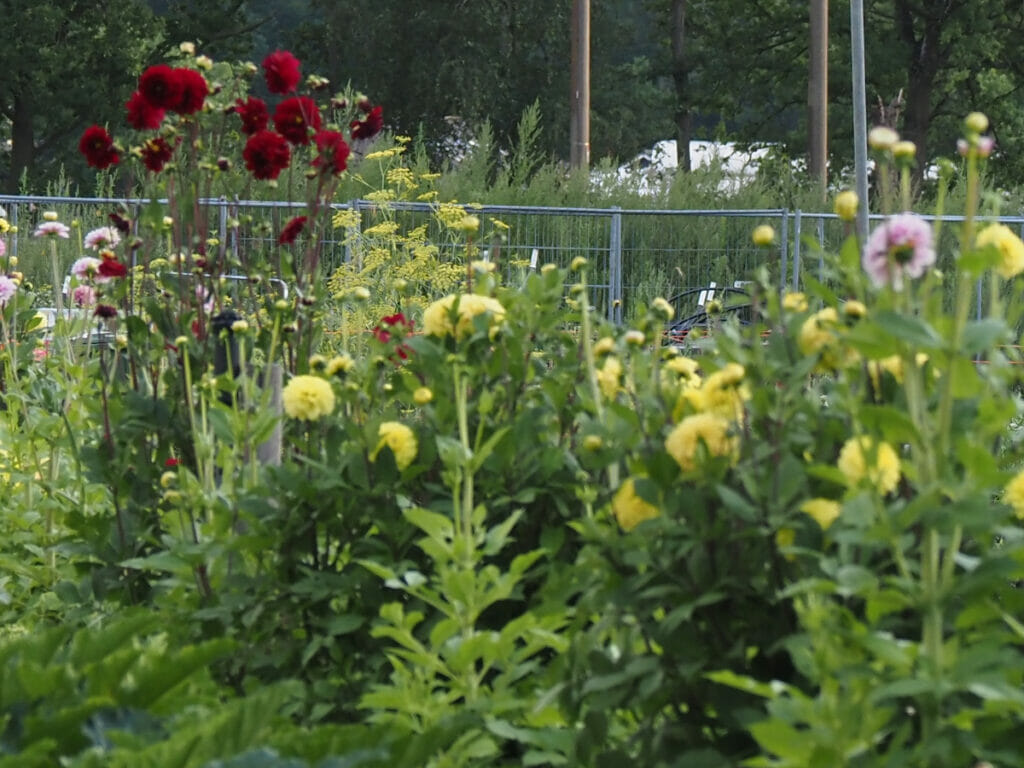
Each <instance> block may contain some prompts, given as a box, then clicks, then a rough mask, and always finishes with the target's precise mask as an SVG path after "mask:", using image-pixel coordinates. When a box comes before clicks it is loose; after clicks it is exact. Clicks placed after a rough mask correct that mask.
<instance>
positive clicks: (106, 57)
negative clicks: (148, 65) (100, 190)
mask: <svg viewBox="0 0 1024 768" xmlns="http://www.w3.org/2000/svg"><path fill="white" fill-rule="evenodd" d="M0 17H2V18H4V19H5V21H6V23H7V25H8V27H7V34H6V36H5V38H6V39H5V43H4V45H3V46H0V71H2V72H3V73H4V75H3V77H0V115H2V117H3V118H4V120H5V122H6V123H7V124H8V125H9V126H10V127H9V130H10V132H11V145H10V147H11V151H10V154H9V155H8V156H7V157H6V158H5V159H6V161H7V162H6V163H5V164H4V165H5V166H6V167H2V166H0V169H2V170H0V184H2V188H3V189H4V190H5V191H6V192H11V193H13V192H16V191H18V189H19V185H20V184H21V180H22V177H23V175H24V176H25V178H26V183H27V186H28V188H30V189H31V188H33V187H35V186H36V185H37V184H38V183H41V180H43V179H45V178H47V177H49V178H52V177H53V175H54V173H55V167H54V166H56V165H57V164H58V163H59V162H60V159H62V158H63V159H66V158H68V157H69V152H68V150H69V149H70V150H71V151H73V150H74V148H75V144H76V143H77V140H78V135H79V134H80V133H81V130H82V128H83V127H84V125H83V122H84V120H86V119H91V120H93V121H96V122H101V123H102V122H104V121H107V120H115V119H118V118H119V116H120V114H121V112H122V111H123V106H122V105H123V102H124V98H122V94H123V96H124V97H125V98H126V97H127V96H128V91H130V88H128V89H126V79H128V78H131V77H132V74H130V73H137V72H138V71H139V67H140V64H141V62H142V60H143V57H144V55H145V54H146V52H147V51H148V50H150V49H151V47H152V46H153V44H154V42H155V39H154V36H153V29H154V24H153V19H152V17H151V16H150V15H149V13H148V11H147V9H146V8H145V7H144V6H142V5H141V3H139V2H138V1H137V0H89V1H88V2H85V1H83V0H59V1H57V2H50V3H37V2H33V1H32V0H2V2H0ZM83 116H89V117H88V118H86V117H83Z"/></svg>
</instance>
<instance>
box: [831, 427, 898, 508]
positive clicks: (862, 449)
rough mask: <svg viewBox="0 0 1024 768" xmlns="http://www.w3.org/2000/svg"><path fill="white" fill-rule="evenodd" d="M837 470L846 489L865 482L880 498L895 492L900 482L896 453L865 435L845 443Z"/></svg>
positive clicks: (885, 443)
mask: <svg viewBox="0 0 1024 768" xmlns="http://www.w3.org/2000/svg"><path fill="white" fill-rule="evenodd" d="M836 466H837V467H838V468H839V471H840V472H842V473H843V477H845V478H846V482H847V483H848V484H849V485H858V484H859V483H861V482H862V481H864V480H867V481H868V482H869V483H870V484H871V485H872V486H873V487H874V488H875V490H877V491H878V492H879V493H881V494H886V493H889V492H891V491H893V490H895V489H896V485H897V484H898V483H899V481H900V458H899V456H898V455H897V454H896V449H894V448H893V447H892V446H891V445H889V444H888V443H887V442H885V441H878V442H876V441H875V440H873V439H872V438H870V437H868V436H867V435H858V436H856V437H851V438H850V439H849V440H847V441H846V443H844V444H843V448H842V450H840V451H839V460H838V461H837V462H836Z"/></svg>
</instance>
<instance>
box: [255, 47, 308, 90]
mask: <svg viewBox="0 0 1024 768" xmlns="http://www.w3.org/2000/svg"><path fill="white" fill-rule="evenodd" d="M263 74H264V76H265V77H266V79H267V88H268V89H269V90H270V92H271V93H291V92H292V91H294V90H295V87H296V86H297V85H298V84H299V80H300V79H301V77H302V75H301V73H300V72H299V60H298V59H296V58H295V57H294V56H293V55H292V54H291V53H289V52H288V51H274V52H273V53H271V54H268V55H267V57H266V58H265V59H264V60H263Z"/></svg>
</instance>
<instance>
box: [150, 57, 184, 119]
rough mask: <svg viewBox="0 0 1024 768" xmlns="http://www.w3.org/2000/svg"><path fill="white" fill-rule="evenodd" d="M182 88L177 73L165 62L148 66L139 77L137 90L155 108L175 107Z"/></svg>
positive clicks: (179, 100) (182, 85) (179, 99)
mask: <svg viewBox="0 0 1024 768" xmlns="http://www.w3.org/2000/svg"><path fill="white" fill-rule="evenodd" d="M183 88H184V84H183V83H182V80H181V78H180V77H179V76H178V73H177V72H176V71H175V70H173V69H171V68H170V67H169V66H167V65H166V64H157V65H155V66H152V67H150V68H149V69H147V70H146V71H145V72H143V73H142V75H141V76H140V77H139V92H140V93H141V94H142V98H144V99H145V100H146V102H147V103H148V104H149V105H150V106H151V107H155V108H156V109H176V108H177V106H178V104H179V102H181V91H182V89H183Z"/></svg>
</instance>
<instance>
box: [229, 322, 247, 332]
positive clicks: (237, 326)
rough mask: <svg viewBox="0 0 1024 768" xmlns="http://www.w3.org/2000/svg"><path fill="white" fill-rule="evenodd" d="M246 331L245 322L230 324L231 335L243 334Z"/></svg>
mask: <svg viewBox="0 0 1024 768" xmlns="http://www.w3.org/2000/svg"><path fill="white" fill-rule="evenodd" d="M248 330H249V323H247V322H246V321H245V320H235V322H233V323H232V324H231V332H232V333H245V332H246V331H248Z"/></svg>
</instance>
